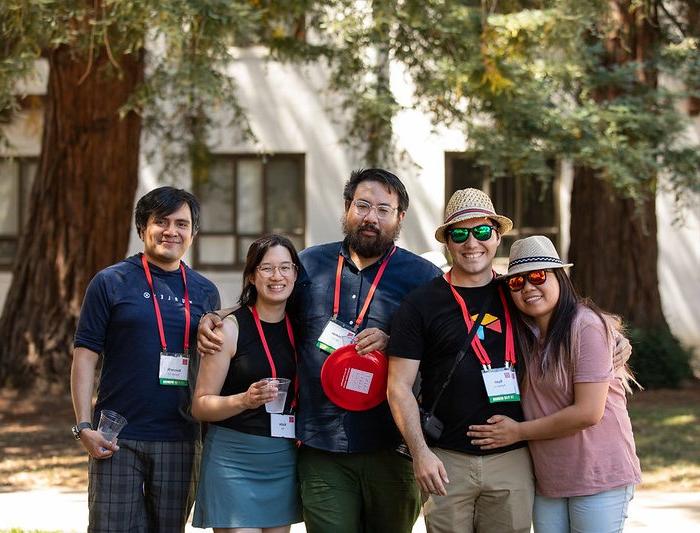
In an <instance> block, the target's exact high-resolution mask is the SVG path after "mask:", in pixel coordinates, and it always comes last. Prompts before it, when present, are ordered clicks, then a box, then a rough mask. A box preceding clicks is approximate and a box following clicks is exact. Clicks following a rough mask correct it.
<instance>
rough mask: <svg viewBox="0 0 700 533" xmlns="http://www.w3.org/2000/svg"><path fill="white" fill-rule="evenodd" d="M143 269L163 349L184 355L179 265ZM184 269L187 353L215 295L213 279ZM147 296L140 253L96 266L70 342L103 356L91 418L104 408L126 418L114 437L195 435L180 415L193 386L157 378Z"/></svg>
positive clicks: (183, 437)
mask: <svg viewBox="0 0 700 533" xmlns="http://www.w3.org/2000/svg"><path fill="white" fill-rule="evenodd" d="M183 264H184V263H183ZM149 267H150V270H151V274H152V276H153V284H154V288H155V296H156V298H158V303H159V305H160V312H161V315H162V317H163V327H164V330H165V340H166V343H167V347H168V351H169V352H177V353H182V351H183V344H184V330H185V309H184V286H183V282H182V274H181V272H180V270H179V269H178V270H176V271H174V272H167V271H164V270H162V269H160V268H158V267H157V266H155V265H151V264H149ZM185 271H186V274H187V289H188V291H189V299H190V312H191V322H190V354H195V341H196V337H197V324H198V322H199V318H200V317H201V316H202V314H204V313H205V312H208V311H211V310H214V309H218V308H219V307H220V299H219V292H218V290H217V289H216V286H215V285H214V284H213V283H212V282H211V281H209V280H208V279H206V278H205V277H204V276H202V275H201V274H198V273H197V272H195V271H194V270H192V269H190V268H189V267H187V266H185ZM151 298H152V295H151V291H150V288H149V286H148V282H147V281H146V275H145V272H144V271H143V266H142V265H141V255H140V254H139V255H134V256H131V257H129V258H127V259H125V260H124V261H121V262H119V263H117V264H115V265H112V266H110V267H107V268H105V269H104V270H102V271H100V272H98V273H97V275H96V276H95V277H94V278H93V279H92V281H91V282H90V285H89V286H88V289H87V292H86V293H85V299H84V300H83V307H82V309H81V311H80V319H79V321H78V329H77V331H76V334H75V347H76V348H78V347H83V348H87V349H89V350H92V351H93V352H96V353H98V354H101V355H102V370H101V374H100V380H99V388H98V393H97V403H96V405H95V413H94V417H93V418H94V419H93V423H94V424H96V423H97V422H98V419H99V413H100V411H101V410H102V409H111V410H113V411H116V412H117V413H119V414H121V415H123V416H124V417H125V418H126V419H127V425H126V427H125V428H124V430H123V431H122V432H121V434H120V435H119V437H120V438H123V439H134V440H146V441H175V440H193V439H194V438H196V436H197V433H198V431H197V424H196V422H194V421H192V420H191V419H188V418H187V416H186V415H185V414H184V413H186V411H187V409H188V406H189V404H190V401H191V400H190V392H191V391H190V390H189V388H188V387H177V386H170V385H161V384H160V382H159V379H158V370H159V365H160V352H161V346H160V336H159V334H158V326H157V322H156V316H155V310H154V307H153V301H152V299H151ZM195 357H196V354H195Z"/></svg>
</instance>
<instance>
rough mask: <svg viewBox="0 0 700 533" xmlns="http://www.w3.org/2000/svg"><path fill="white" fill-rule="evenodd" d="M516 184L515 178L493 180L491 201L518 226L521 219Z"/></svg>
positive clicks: (497, 210) (497, 211)
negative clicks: (519, 218) (519, 217)
mask: <svg viewBox="0 0 700 533" xmlns="http://www.w3.org/2000/svg"><path fill="white" fill-rule="evenodd" d="M516 184H517V183H516V180H515V179H513V178H496V179H495V180H493V181H492V182H491V201H492V202H493V206H494V208H495V209H496V213H498V214H501V215H505V216H507V217H508V218H510V219H511V220H512V221H513V222H514V223H515V225H516V227H519V226H520V223H521V221H520V220H518V209H517V205H518V197H517V194H516ZM506 255H508V254H506Z"/></svg>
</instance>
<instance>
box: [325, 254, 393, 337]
mask: <svg viewBox="0 0 700 533" xmlns="http://www.w3.org/2000/svg"><path fill="white" fill-rule="evenodd" d="M394 252H396V246H394V247H393V248H392V249H391V252H389V255H388V256H387V258H386V259H385V260H384V261H383V262H382V264H381V266H380V267H379V270H378V271H377V275H376V276H374V281H373V282H372V286H371V287H370V288H369V292H367V298H365V303H364V304H363V305H362V309H361V310H360V314H359V315H357V318H356V319H355V330H357V329H358V328H359V327H360V324H362V321H363V320H364V319H365V314H366V313H367V309H369V304H370V302H371V301H372V297H374V292H375V291H376V290H377V286H378V285H379V281H380V280H381V279H382V276H383V275H384V271H385V270H386V267H387V265H388V264H389V259H391V256H392V255H394ZM344 261H345V258H344V257H343V254H338V268H337V269H336V271H335V292H334V294H333V318H338V313H339V312H340V280H341V278H342V274H343V262H344Z"/></svg>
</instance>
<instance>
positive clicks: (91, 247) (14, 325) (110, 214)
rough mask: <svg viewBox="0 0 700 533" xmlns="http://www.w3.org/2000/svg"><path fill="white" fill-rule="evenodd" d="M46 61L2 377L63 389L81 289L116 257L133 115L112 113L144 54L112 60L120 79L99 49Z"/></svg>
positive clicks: (133, 145) (0, 352)
mask: <svg viewBox="0 0 700 533" xmlns="http://www.w3.org/2000/svg"><path fill="white" fill-rule="evenodd" d="M48 59H49V65H50V73H49V83H48V90H47V95H46V110H45V121H44V132H43V138H42V148H41V157H40V162H39V170H38V174H37V176H36V178H35V181H34V185H33V188H32V193H31V201H30V208H29V214H28V217H27V220H28V223H27V226H26V227H25V229H24V231H23V234H22V237H21V240H20V243H19V249H18V255H17V259H16V261H15V264H14V269H13V276H12V285H11V286H10V290H9V292H8V294H7V298H6V301H5V307H4V309H3V313H2V317H1V318H0V338H1V339H2V344H1V345H0V383H2V384H6V385H11V386H30V385H32V384H36V383H59V384H62V385H65V386H66V387H67V386H68V382H69V380H68V376H69V368H70V360H71V356H70V353H71V348H72V339H73V334H74V331H75V326H76V321H77V317H78V314H79V312H80V305H81V302H82V299H83V294H84V291H85V288H86V286H87V284H88V282H89V281H90V279H91V277H92V276H93V275H94V274H95V273H96V272H97V271H98V270H100V269H101V268H104V267H105V266H107V265H109V264H111V263H113V262H115V261H117V260H118V259H120V258H123V257H124V254H125V253H126V250H127V246H128V239H129V233H130V224H131V214H132V208H133V203H134V195H135V192H136V187H137V183H138V162H139V142H140V133H141V120H140V118H139V117H138V116H137V115H135V114H133V113H130V114H128V115H127V116H126V117H124V118H123V119H120V117H119V112H118V111H119V109H120V107H121V106H122V105H123V104H124V103H125V102H126V101H127V98H128V97H129V96H130V95H131V94H132V92H133V90H134V88H135V87H136V86H137V85H138V84H139V83H140V82H141V81H142V79H143V70H144V58H143V53H140V54H137V55H133V54H132V55H120V56H118V57H117V58H116V61H117V62H118V65H119V69H120V72H119V74H118V75H117V74H115V73H114V72H115V70H114V69H113V68H112V67H113V66H112V65H110V61H109V60H108V58H107V56H106V54H105V53H104V50H103V49H102V50H101V49H100V48H98V49H97V50H96V51H95V57H94V58H93V60H92V62H91V64H90V61H89V60H88V58H87V57H86V56H77V55H76V53H75V51H74V50H73V49H71V48H70V47H68V46H61V47H59V48H57V49H55V50H53V51H51V52H50V53H49V55H48ZM88 69H89V75H88V76H87V77H86V78H85V79H84V80H83V81H82V83H79V81H80V79H81V77H83V75H84V74H85V72H86V71H88Z"/></svg>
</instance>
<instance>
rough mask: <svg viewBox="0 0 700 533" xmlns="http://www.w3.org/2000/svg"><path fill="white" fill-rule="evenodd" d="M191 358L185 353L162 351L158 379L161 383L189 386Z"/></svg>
mask: <svg viewBox="0 0 700 533" xmlns="http://www.w3.org/2000/svg"><path fill="white" fill-rule="evenodd" d="M189 366H190V358H189V356H188V355H185V354H184V353H173V352H160V370H159V371H158V379H159V381H160V384H161V385H174V386H176V387H186V386H187V370H188V368H189Z"/></svg>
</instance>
